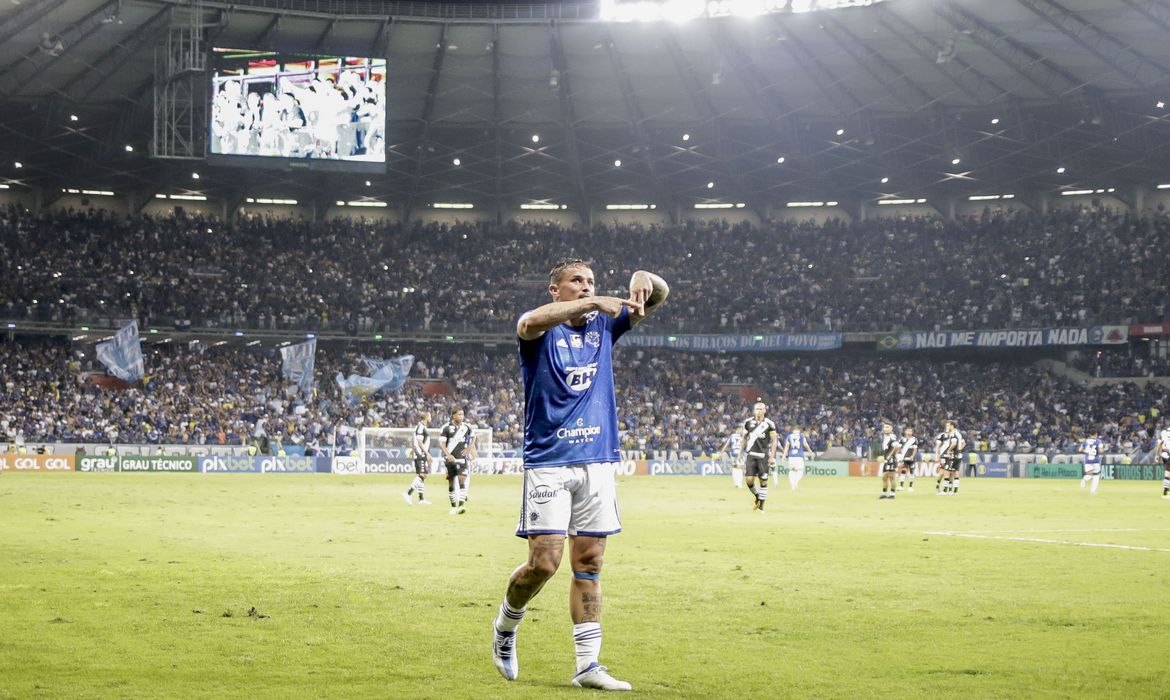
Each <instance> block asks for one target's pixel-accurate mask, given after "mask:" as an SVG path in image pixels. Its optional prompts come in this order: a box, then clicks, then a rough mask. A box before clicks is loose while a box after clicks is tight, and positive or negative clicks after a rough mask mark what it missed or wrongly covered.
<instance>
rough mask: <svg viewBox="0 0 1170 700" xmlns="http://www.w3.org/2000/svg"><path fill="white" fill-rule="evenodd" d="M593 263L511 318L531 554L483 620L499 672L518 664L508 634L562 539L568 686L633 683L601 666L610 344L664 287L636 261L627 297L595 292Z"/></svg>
mask: <svg viewBox="0 0 1170 700" xmlns="http://www.w3.org/2000/svg"><path fill="white" fill-rule="evenodd" d="M594 290H595V282H594V279H593V271H592V270H591V269H590V268H589V264H588V263H586V262H585V261H583V260H566V261H564V262H561V263H559V264H558V265H557V266H556V267H554V268H553V269H552V271H551V272H550V273H549V285H548V291H549V294H550V295H552V298H553V301H552V302H551V303H549V304H545V305H544V306H541V307H539V308H537V309H534V310H532V311H529V312H527V313H525V314H523V315H522V316H520V319H519V320H518V321H517V322H516V335H517V336H518V344H519V351H520V375H521V379H522V380H523V384H524V469H525V472H524V493H523V496H522V499H523V500H522V503H521V508H520V519H519V523H518V524H517V526H516V534H517V535H518V536H520V537H523V538H525V539H527V540H528V560H527V561H526V562H524V563H523V564H521V565H520V566H518V567H517V568H516V570H515V571H513V572H512V575H511V577H510V578H509V580H508V589H507V591H506V593H505V594H504V600H503V602H502V603H501V604H500V608H499V614H498V615H497V616H496V619H495V620H494V621H493V623H492V660H493V661H494V662H495V665H496V669H497V670H498V671H499V672H500V674H501V675H502V676H504V678H506V679H508V680H514V679H515V678H516V677H517V676H518V675H519V673H520V666H519V662H518V660H517V654H516V631H517V628H518V626H519V625H520V622H521V621H522V620H523V619H524V614H525V611H526V610H527V607H528V602H529V601H530V600H532V598H534V597H535V596H536V595H537V594H538V593H539V592H540V590H541V589H542V588H543V587H544V585H545V584H546V583H547V582H548V581H549V579H551V578H552V576H553V574H555V573H556V571H557V568H559V567H560V564H561V558H562V556H563V554H564V549H565V538H566V537H567V538H568V540H569V561H570V564H571V566H572V569H573V577H572V581H571V583H570V588H569V613H570V617H571V618H572V620H573V643H574V647H575V651H576V657H577V665H576V667H577V670H576V673H575V674H574V675H573V677H572V681H571V682H572V684H573V685H575V686H578V687H583V688H594V689H598V690H630V688H631V686H630V684H629V683H627V682H625V681H622V680H618V679H616V678H614V677H613V676H611V675H610V674H609V671H608V670H607V669H606V667H605V666H602V665H600V663H599V662H598V657H599V656H600V654H601V566H602V560H603V558H604V554H605V546H606V542H607V537H608V536H609V535H613V534H617V533H618V532H621V518H620V516H619V514H618V506H617V498H616V494H615V492H614V472H615V469H616V467H617V465H618V463H619V461H620V458H621V453H620V450H619V447H620V446H619V443H618V421H617V400H616V397H615V396H614V390H613V355H612V353H613V345H614V343H615V342H617V340H618V339H619V338H620V337H621V336H622V335H623V334H624V333H625V332H626V331H628V330H629V329H630V328H631V327H632V326H633V325H634V324H636V323H638V322H639V321H641V320H642V319H643V318H645V316H646V315H647V314H648V313H650V312H652V311H653V310H655V309H656V308H658V306H659V305H661V304H662V302H663V301H665V300H666V297H667V294H669V288H668V287H667V286H666V283H665V282H663V281H662V279H661V278H660V277H658V276H657V275H654V274H651V273H649V272H645V271H642V270H639V271H637V272H635V273H634V275H633V277H632V278H631V279H630V296H629V298H627V299H619V298H617V297H606V296H602V297H598V296H595V295H594Z"/></svg>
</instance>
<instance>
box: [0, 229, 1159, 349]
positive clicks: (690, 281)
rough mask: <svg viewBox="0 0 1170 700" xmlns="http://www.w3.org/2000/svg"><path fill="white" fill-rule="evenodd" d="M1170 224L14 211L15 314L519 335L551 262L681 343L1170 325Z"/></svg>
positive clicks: (6, 289)
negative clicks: (710, 336)
mask: <svg viewBox="0 0 1170 700" xmlns="http://www.w3.org/2000/svg"><path fill="white" fill-rule="evenodd" d="M1168 245H1170V217H1167V216H1165V215H1162V214H1156V215H1154V216H1152V217H1149V218H1143V219H1135V218H1131V217H1129V216H1128V215H1126V214H1119V213H1115V212H1112V211H1110V210H1106V209H1071V210H1064V211H1057V212H1054V213H1052V214H1050V215H1049V216H1046V217H1041V216H1038V215H1034V214H1028V213H1021V212H1016V213H992V212H985V213H984V215H983V216H980V217H969V218H964V219H961V220H959V221H955V222H948V221H944V220H942V219H940V218H897V219H877V220H870V221H864V222H858V223H854V224H848V223H844V222H841V221H837V220H830V221H829V222H827V223H825V224H824V225H814V224H812V223H803V224H800V223H793V222H788V221H782V222H770V223H768V224H766V225H765V226H764V227H763V228H762V229H760V228H755V227H752V226H749V225H746V224H740V225H730V224H727V223H725V222H724V223H701V222H694V221H690V222H687V223H686V224H684V225H680V226H677V227H669V228H659V227H655V226H640V225H633V224H630V225H616V224H610V225H604V224H602V225H597V226H595V227H594V228H592V229H591V230H578V229H564V228H562V227H559V226H556V225H553V224H535V223H519V222H512V223H509V224H507V225H504V226H494V225H486V224H455V225H440V224H431V225H422V224H421V223H416V224H412V225H385V224H372V223H367V222H355V221H351V220H335V221H332V222H328V223H319V224H313V223H307V222H303V221H290V220H275V219H270V218H264V217H252V218H244V219H241V220H239V221H236V222H232V223H231V224H230V225H229V224H225V223H224V222H221V221H217V220H214V219H210V218H202V217H199V216H192V215H181V216H175V217H168V218H151V217H146V216H142V217H135V218H128V219H127V218H118V217H114V216H111V215H108V214H105V213H101V212H92V211H91V212H70V213H54V214H41V215H32V214H29V213H27V212H22V211H18V210H17V209H15V208H9V209H7V210H4V211H0V316H3V317H6V318H7V319H9V320H14V319H33V320H46V321H47V320H52V321H60V322H77V321H98V320H100V319H105V320H107V321H111V322H113V321H116V320H117V319H123V318H137V319H139V320H140V322H142V323H143V324H144V325H150V324H159V325H168V324H170V323H171V322H173V321H174V320H176V319H177V320H184V321H190V322H191V324H192V325H193V326H195V327H220V328H279V329H300V330H319V329H334V330H339V331H340V330H349V331H352V332H367V331H384V332H395V331H404V330H409V331H434V332H441V331H449V332H459V331H469V330H486V331H497V332H500V331H508V330H509V329H510V328H511V326H512V324H513V323H514V319H515V316H516V314H517V310H519V309H523V308H527V307H531V306H533V305H536V304H539V303H542V302H543V301H544V300H545V299H546V294H545V292H544V291H543V290H544V287H545V286H546V285H547V271H548V268H549V267H550V266H551V264H552V262H553V261H555V260H557V259H562V258H565V257H574V256H579V257H583V258H585V259H587V260H591V261H592V262H593V267H594V271H595V273H596V274H597V277H598V284H599V292H603V293H613V294H623V293H624V291H623V290H624V286H625V283H626V280H628V279H629V275H630V273H631V272H632V271H633V270H634V269H635V268H645V269H650V270H654V271H656V272H659V273H660V274H662V276H663V277H664V278H666V279H667V280H668V281H670V282H671V283H672V286H673V287H674V289H675V293H674V295H673V296H672V298H671V313H670V314H669V315H668V316H667V315H664V316H663V317H662V319H661V320H657V319H656V320H655V322H654V323H655V325H656V327H658V328H662V329H665V330H668V331H672V332H677V331H689V332H723V333H732V332H772V331H807V330H830V329H831V330H841V331H866V330H879V331H880V330H898V329H906V330H931V329H988V328H1004V327H1029V326H1030V327H1052V326H1069V325H1078V324H1095V323H1107V324H1113V323H1127V322H1131V321H1132V322H1146V323H1154V322H1163V321H1166V320H1167V319H1168V313H1170V310H1168V309H1167V297H1166V294H1165V291H1166V275H1165V257H1166V253H1165V251H1166V250H1167V246H1168Z"/></svg>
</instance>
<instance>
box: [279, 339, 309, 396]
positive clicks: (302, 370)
mask: <svg viewBox="0 0 1170 700" xmlns="http://www.w3.org/2000/svg"><path fill="white" fill-rule="evenodd" d="M280 358H281V366H280V373H281V375H282V376H283V377H284V378H285V379H287V380H289V381H291V382H292V383H293V384H296V385H297V386H299V387H300V388H301V391H302V392H303V393H304V394H305V395H308V394H311V393H312V392H313V366H314V365H315V364H316V362H317V339H316V338H313V339H311V340H306V341H305V342H303V343H297V344H296V345H290V346H288V347H284V348H281V349H280Z"/></svg>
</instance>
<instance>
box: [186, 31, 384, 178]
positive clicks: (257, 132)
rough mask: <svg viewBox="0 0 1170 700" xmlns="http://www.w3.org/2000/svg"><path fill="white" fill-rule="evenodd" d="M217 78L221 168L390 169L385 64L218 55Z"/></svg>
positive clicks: (215, 129) (213, 135)
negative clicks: (386, 165)
mask: <svg viewBox="0 0 1170 700" xmlns="http://www.w3.org/2000/svg"><path fill="white" fill-rule="evenodd" d="M211 76H212V78H211V109H210V110H209V113H210V125H209V129H210V133H209V140H208V146H209V147H208V150H209V153H210V154H211V156H212V157H213V159H214V160H215V162H218V163H225V164H236V165H270V164H271V165H278V166H279V165H284V164H293V163H300V164H302V165H308V166H309V167H315V166H322V165H324V166H328V164H333V165H334V166H335V167H326V168H325V169H330V170H336V169H346V170H348V169H354V170H362V171H370V170H371V169H372V170H376V171H382V170H384V169H385V164H386V59H384V58H363V57H352V56H318V55H310V54H303V53H286V52H276V51H249V50H245V49H222V48H216V49H212V53H211ZM215 156H233V158H231V159H227V158H222V159H221V158H214V157H215ZM236 156H239V157H241V158H235V157H236ZM338 166H339V167H338ZM371 166H372V167H371Z"/></svg>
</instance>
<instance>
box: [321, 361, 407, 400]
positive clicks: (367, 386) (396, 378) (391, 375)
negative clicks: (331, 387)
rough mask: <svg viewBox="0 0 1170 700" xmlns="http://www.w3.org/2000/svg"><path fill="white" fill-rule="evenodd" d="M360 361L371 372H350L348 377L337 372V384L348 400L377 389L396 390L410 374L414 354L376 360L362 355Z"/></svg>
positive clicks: (373, 392)
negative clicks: (367, 373) (364, 373)
mask: <svg viewBox="0 0 1170 700" xmlns="http://www.w3.org/2000/svg"><path fill="white" fill-rule="evenodd" d="M362 361H363V362H365V363H366V366H367V367H369V368H370V370H371V372H372V374H371V375H370V376H368V377H363V376H361V375H360V374H351V375H349V376H348V377H346V376H344V375H342V374H341V373H340V372H338V373H337V378H336V381H337V386H339V387H341V391H342V393H344V394H346V396H348V397H349V398H350V400H355V399H356V398H359V397H362V396H370V395H373V394H376V393H378V392H379V391H385V392H391V391H398V390H399V389H401V388H402V385H403V384H406V379H407V377H409V376H410V368H411V367H412V366H414V355H403V356H402V357H395V358H392V359H389V360H378V359H375V358H372V357H363V358H362Z"/></svg>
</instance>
